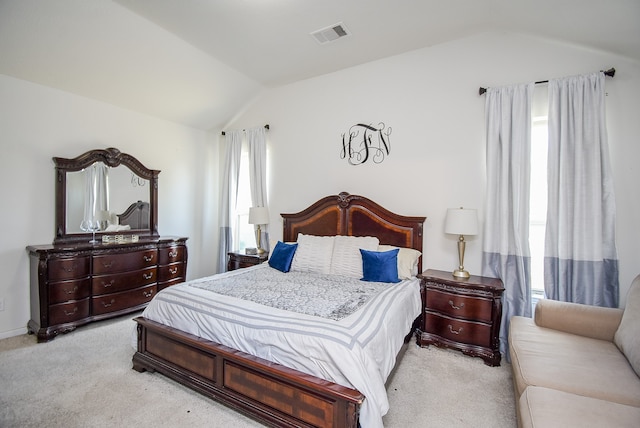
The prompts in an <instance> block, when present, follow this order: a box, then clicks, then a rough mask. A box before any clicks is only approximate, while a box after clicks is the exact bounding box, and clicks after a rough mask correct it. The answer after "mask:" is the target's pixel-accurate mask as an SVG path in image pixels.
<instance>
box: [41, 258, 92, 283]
mask: <svg viewBox="0 0 640 428" xmlns="http://www.w3.org/2000/svg"><path fill="white" fill-rule="evenodd" d="M90 265H91V258H90V257H89V256H86V257H76V258H68V259H51V260H49V262H48V264H47V275H48V277H49V281H57V280H61V279H74V278H83V277H85V276H89V272H90V269H89V267H90Z"/></svg>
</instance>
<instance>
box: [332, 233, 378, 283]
mask: <svg viewBox="0 0 640 428" xmlns="http://www.w3.org/2000/svg"><path fill="white" fill-rule="evenodd" d="M379 243H380V241H379V240H378V238H375V237H373V236H340V235H338V236H336V237H335V241H334V242H333V255H332V256H331V273H332V274H333V275H344V276H351V277H353V278H358V279H360V278H362V275H363V274H362V255H361V254H360V249H363V250H369V251H376V250H377V249H378V244H379Z"/></svg>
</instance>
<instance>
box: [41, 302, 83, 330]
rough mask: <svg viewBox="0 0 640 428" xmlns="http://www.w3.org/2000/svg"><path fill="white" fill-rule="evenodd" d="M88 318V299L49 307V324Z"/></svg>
mask: <svg viewBox="0 0 640 428" xmlns="http://www.w3.org/2000/svg"><path fill="white" fill-rule="evenodd" d="M88 316H89V299H83V300H76V301H73V302H68V303H60V304H57V305H51V306H49V324H51V325H55V324H64V323H69V322H73V321H78V320H81V319H83V318H86V317H88Z"/></svg>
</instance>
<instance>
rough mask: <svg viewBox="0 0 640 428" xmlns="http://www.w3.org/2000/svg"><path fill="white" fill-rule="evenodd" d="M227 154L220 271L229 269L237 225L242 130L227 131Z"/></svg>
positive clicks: (221, 221)
mask: <svg viewBox="0 0 640 428" xmlns="http://www.w3.org/2000/svg"><path fill="white" fill-rule="evenodd" d="M225 148H226V156H225V162H224V171H223V174H222V189H221V194H220V212H219V214H218V217H219V223H220V242H219V244H218V272H226V271H227V253H228V252H229V251H231V249H232V248H233V230H234V228H235V227H236V225H235V223H236V218H237V216H236V203H237V201H238V181H239V177H240V159H241V156H242V131H229V132H227V133H225Z"/></svg>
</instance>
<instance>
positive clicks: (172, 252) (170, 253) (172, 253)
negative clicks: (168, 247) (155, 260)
mask: <svg viewBox="0 0 640 428" xmlns="http://www.w3.org/2000/svg"><path fill="white" fill-rule="evenodd" d="M177 255H178V251H177V250H176V251H169V257H171V258H174V257H176V256H177Z"/></svg>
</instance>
